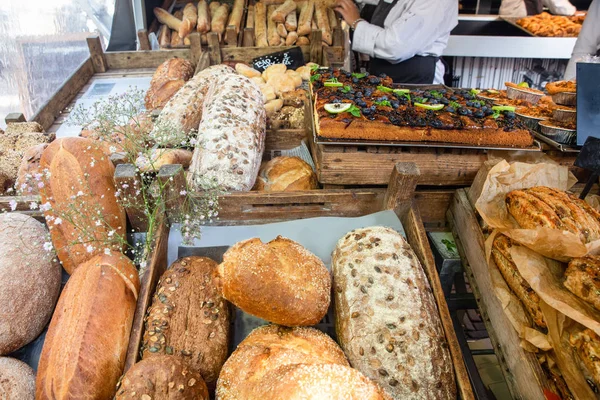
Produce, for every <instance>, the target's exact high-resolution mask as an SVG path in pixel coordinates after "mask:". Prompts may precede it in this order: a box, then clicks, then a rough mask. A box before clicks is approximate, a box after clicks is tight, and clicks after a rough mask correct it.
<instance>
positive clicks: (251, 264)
mask: <svg viewBox="0 0 600 400" xmlns="http://www.w3.org/2000/svg"><path fill="white" fill-rule="evenodd" d="M218 274H219V278H220V279H219V286H220V288H221V289H222V293H223V297H225V298H226V299H227V300H229V301H231V302H232V303H233V304H235V305H236V306H237V307H239V308H241V309H242V310H244V311H245V312H247V313H248V314H252V315H254V316H256V317H259V318H262V319H264V320H267V321H270V322H273V323H276V324H280V325H285V326H310V325H315V324H317V323H318V322H319V321H321V319H322V318H323V317H324V316H325V314H326V313H327V309H328V308H329V303H330V300H331V299H330V297H331V294H330V291H331V275H330V273H329V271H328V270H327V268H326V267H325V265H324V264H323V262H322V261H321V260H320V259H319V258H318V257H317V256H315V255H314V254H312V253H311V252H309V251H308V250H306V249H305V248H304V247H302V246H301V245H300V244H298V243H296V242H294V241H293V240H290V239H286V238H284V237H281V236H278V237H277V238H275V239H273V240H271V241H270V242H268V243H263V242H262V241H261V240H260V239H258V238H254V239H249V240H244V241H242V242H239V243H236V244H235V245H234V246H232V247H231V248H230V249H229V250H227V252H226V253H225V254H224V255H223V262H222V263H221V264H220V265H219V268H218Z"/></svg>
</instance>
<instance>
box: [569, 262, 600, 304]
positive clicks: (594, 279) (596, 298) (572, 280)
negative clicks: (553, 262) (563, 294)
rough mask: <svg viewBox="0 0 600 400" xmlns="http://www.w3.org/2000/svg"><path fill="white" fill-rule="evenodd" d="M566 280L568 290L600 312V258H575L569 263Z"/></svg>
mask: <svg viewBox="0 0 600 400" xmlns="http://www.w3.org/2000/svg"><path fill="white" fill-rule="evenodd" d="M565 278H566V279H565V282H564V285H565V287H566V288H567V289H569V290H570V291H571V292H572V293H573V294H574V295H575V296H577V297H579V298H581V299H583V300H584V301H587V302H588V303H590V304H591V305H592V306H594V308H596V309H597V310H600V256H587V257H582V258H574V259H573V260H571V262H569V267H568V268H567V270H566V271H565Z"/></svg>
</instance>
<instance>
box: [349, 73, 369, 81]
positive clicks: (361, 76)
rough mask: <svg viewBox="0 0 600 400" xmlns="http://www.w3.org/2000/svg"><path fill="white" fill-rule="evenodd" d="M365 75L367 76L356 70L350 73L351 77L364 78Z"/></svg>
mask: <svg viewBox="0 0 600 400" xmlns="http://www.w3.org/2000/svg"><path fill="white" fill-rule="evenodd" d="M365 76H367V74H361V73H358V72H353V73H352V77H353V78H358V79H362V78H364V77H365Z"/></svg>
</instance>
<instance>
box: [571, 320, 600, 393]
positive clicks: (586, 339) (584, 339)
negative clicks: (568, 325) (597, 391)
mask: <svg viewBox="0 0 600 400" xmlns="http://www.w3.org/2000/svg"><path fill="white" fill-rule="evenodd" d="M569 342H570V343H571V346H573V347H574V348H575V351H576V352H577V354H578V355H579V358H580V359H581V361H582V362H583V365H584V366H585V367H586V369H587V370H588V372H589V373H590V375H591V376H592V379H593V380H594V383H596V385H600V337H598V335H597V334H596V333H595V332H594V331H592V330H591V329H585V330H583V331H581V332H574V333H571V335H570V337H569Z"/></svg>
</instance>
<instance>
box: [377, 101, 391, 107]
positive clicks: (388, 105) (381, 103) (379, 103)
mask: <svg viewBox="0 0 600 400" xmlns="http://www.w3.org/2000/svg"><path fill="white" fill-rule="evenodd" d="M373 103H375V104H376V105H378V106H383V107H391V106H392V104H391V103H390V102H389V101H388V100H383V101H374V102H373Z"/></svg>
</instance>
